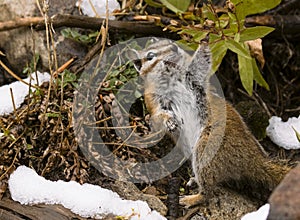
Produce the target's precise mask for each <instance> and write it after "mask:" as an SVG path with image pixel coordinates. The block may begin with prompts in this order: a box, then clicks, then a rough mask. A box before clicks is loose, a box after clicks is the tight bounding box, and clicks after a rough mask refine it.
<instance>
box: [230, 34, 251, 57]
mask: <svg viewBox="0 0 300 220" xmlns="http://www.w3.org/2000/svg"><path fill="white" fill-rule="evenodd" d="M243 45H244V44H243V43H238V42H236V41H235V40H232V39H226V40H225V46H226V47H227V48H228V49H229V50H231V51H232V52H234V53H236V54H238V55H240V56H243V57H244V58H246V59H251V55H250V52H249V50H246V49H245V48H244V46H243Z"/></svg>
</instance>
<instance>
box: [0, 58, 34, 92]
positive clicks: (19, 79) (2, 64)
mask: <svg viewBox="0 0 300 220" xmlns="http://www.w3.org/2000/svg"><path fill="white" fill-rule="evenodd" d="M0 65H1V66H2V67H3V69H5V70H6V72H8V73H9V74H10V75H11V76H12V77H14V78H15V79H17V80H18V81H20V82H22V83H24V84H26V85H27V86H31V87H34V88H36V89H38V88H39V87H38V86H36V85H30V83H28V82H26V81H24V80H23V79H22V78H20V77H19V76H17V75H16V74H15V73H14V72H13V71H11V70H10V69H9V68H8V67H7V66H6V65H5V64H4V63H3V62H2V61H1V60H0Z"/></svg>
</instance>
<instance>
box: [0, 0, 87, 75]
mask: <svg viewBox="0 0 300 220" xmlns="http://www.w3.org/2000/svg"><path fill="white" fill-rule="evenodd" d="M36 2H37V1H36V0H26V1H19V0H0V22H5V21H9V20H13V19H17V18H26V17H41V16H42V15H41V14H40V11H39V9H38V7H37V4H36ZM75 3H76V0H65V1H61V0H52V1H49V11H48V15H49V17H51V16H52V15H54V14H58V13H61V14H73V15H78V14H79V11H78V8H77V7H76V6H75ZM41 7H42V6H41ZM60 30H61V29H55V33H53V35H54V41H55V45H56V46H57V49H56V54H57V56H58V59H57V60H58V66H61V65H62V64H63V63H65V62H66V61H67V60H69V59H70V58H71V57H74V56H76V57H78V58H81V57H83V56H84V55H85V54H86V51H87V48H84V46H83V45H80V44H79V43H77V42H74V41H73V42H72V41H71V40H67V41H66V39H64V38H63V37H62V36H61V34H60ZM0 39H1V41H0V48H1V51H2V52H3V53H4V54H5V55H6V56H5V58H6V62H5V63H6V64H10V65H9V66H10V68H11V69H12V70H13V72H15V74H17V75H19V76H21V77H22V78H23V77H25V76H24V75H22V71H23V68H24V67H26V66H27V65H28V64H29V63H30V62H31V60H32V59H33V55H34V54H39V56H40V62H39V63H38V64H39V66H38V69H39V70H42V71H45V70H48V69H49V67H48V50H47V43H46V32H45V30H40V31H36V30H31V28H30V27H22V28H17V29H13V30H9V31H2V32H0ZM50 44H51V43H50ZM0 72H2V71H1V69H0ZM3 72H4V71H3ZM0 79H1V78H0ZM2 81H5V80H2Z"/></svg>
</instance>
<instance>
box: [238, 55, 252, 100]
mask: <svg viewBox="0 0 300 220" xmlns="http://www.w3.org/2000/svg"><path fill="white" fill-rule="evenodd" d="M238 62H239V73H240V78H241V81H242V85H243V87H244V88H245V90H246V91H247V93H248V94H249V95H252V91H253V67H252V62H251V60H249V59H247V58H245V57H243V56H241V55H240V54H238Z"/></svg>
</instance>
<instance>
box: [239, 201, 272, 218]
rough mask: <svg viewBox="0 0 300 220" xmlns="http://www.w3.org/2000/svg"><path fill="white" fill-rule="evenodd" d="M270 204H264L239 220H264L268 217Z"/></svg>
mask: <svg viewBox="0 0 300 220" xmlns="http://www.w3.org/2000/svg"><path fill="white" fill-rule="evenodd" d="M269 210H270V204H268V203H267V204H265V205H263V206H262V207H260V208H259V209H258V210H257V211H255V212H250V213H248V214H246V215H244V216H243V217H242V218H241V220H266V219H267V217H268V215H269Z"/></svg>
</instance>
